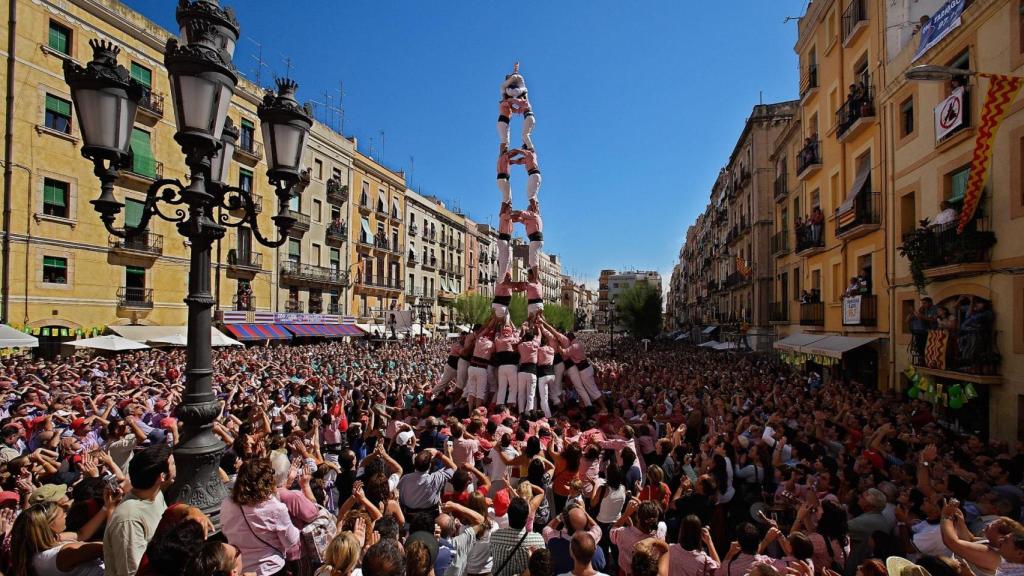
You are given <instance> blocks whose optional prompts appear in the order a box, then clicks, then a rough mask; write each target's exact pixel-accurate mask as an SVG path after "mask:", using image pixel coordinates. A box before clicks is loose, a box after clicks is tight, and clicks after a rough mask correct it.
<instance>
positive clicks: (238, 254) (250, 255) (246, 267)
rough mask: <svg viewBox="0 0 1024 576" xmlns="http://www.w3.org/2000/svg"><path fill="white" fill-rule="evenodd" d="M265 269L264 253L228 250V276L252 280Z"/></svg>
mask: <svg viewBox="0 0 1024 576" xmlns="http://www.w3.org/2000/svg"><path fill="white" fill-rule="evenodd" d="M262 270H263V254H260V253H259V252H251V251H238V250H237V249H235V248H232V249H231V250H228V272H227V276H228V278H236V279H242V280H252V279H253V277H255V276H256V274H257V273H258V272H260V271H262Z"/></svg>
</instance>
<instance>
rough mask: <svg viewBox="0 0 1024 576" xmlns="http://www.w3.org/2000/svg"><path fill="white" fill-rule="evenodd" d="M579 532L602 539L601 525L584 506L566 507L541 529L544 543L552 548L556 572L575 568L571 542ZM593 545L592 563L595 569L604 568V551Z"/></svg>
mask: <svg viewBox="0 0 1024 576" xmlns="http://www.w3.org/2000/svg"><path fill="white" fill-rule="evenodd" d="M577 534H587V535H589V536H590V538H591V539H592V541H593V542H600V541H601V534H602V530H601V526H600V525H598V523H597V522H596V521H595V520H594V519H593V518H591V517H590V514H587V511H586V510H585V509H584V508H583V506H572V507H570V508H566V509H565V511H563V512H562V513H561V514H559V515H558V516H555V517H554V518H553V519H552V520H551V522H549V523H548V525H547V526H545V527H544V529H543V530H542V531H541V535H542V536H543V537H544V544H545V545H546V546H547V547H548V549H549V550H551V556H552V559H553V560H554V564H555V566H554V572H555V574H562V573H568V572H570V571H571V570H572V569H573V565H574V562H573V558H572V556H571V545H570V543H571V542H572V541H574V539H575V536H576V535H577ZM591 547H592V548H594V551H593V553H592V554H591V559H590V565H591V566H592V567H593V569H594V570H599V571H600V570H604V568H605V563H606V561H605V555H604V552H603V551H602V550H601V548H600V547H597V546H596V545H593V544H592V545H591Z"/></svg>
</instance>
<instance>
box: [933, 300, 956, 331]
mask: <svg viewBox="0 0 1024 576" xmlns="http://www.w3.org/2000/svg"><path fill="white" fill-rule="evenodd" d="M935 325H936V327H937V328H938V329H939V330H944V331H946V332H948V333H950V334H955V333H956V330H957V321H956V316H953V315H952V314H950V313H949V310H948V309H947V308H946V307H945V306H936V307H935Z"/></svg>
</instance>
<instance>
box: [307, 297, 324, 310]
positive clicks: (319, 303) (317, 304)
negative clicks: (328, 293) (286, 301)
mask: <svg viewBox="0 0 1024 576" xmlns="http://www.w3.org/2000/svg"><path fill="white" fill-rule="evenodd" d="M306 309H307V310H308V311H309V313H310V314H323V313H324V300H323V298H314V297H312V296H310V298H309V303H308V304H307V305H306Z"/></svg>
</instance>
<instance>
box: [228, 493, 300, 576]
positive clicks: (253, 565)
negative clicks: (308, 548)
mask: <svg viewBox="0 0 1024 576" xmlns="http://www.w3.org/2000/svg"><path fill="white" fill-rule="evenodd" d="M220 527H221V532H223V534H224V536H225V538H227V540H228V542H229V543H231V544H232V545H234V546H237V547H238V550H239V551H240V552H241V554H242V571H243V572H255V573H256V574H257V576H270V575H271V574H276V573H277V572H279V571H280V570H281V568H284V564H285V558H284V557H282V556H281V553H280V551H281V550H284V551H285V552H286V554H287V556H289V557H292V556H293V554H296V556H295V557H296V558H297V557H298V556H297V554H298V553H299V529H298V528H296V527H295V525H294V524H292V521H291V518H289V516H288V508H287V507H286V506H285V505H284V504H283V503H282V502H281V501H280V500H278V499H277V498H276V497H272V498H270V499H269V500H266V501H264V502H260V503H259V504H257V505H255V506H245V507H244V509H243V507H241V506H239V505H238V504H235V503H234V501H232V500H231V499H230V498H227V499H225V500H224V501H223V502H222V503H221V507H220Z"/></svg>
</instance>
